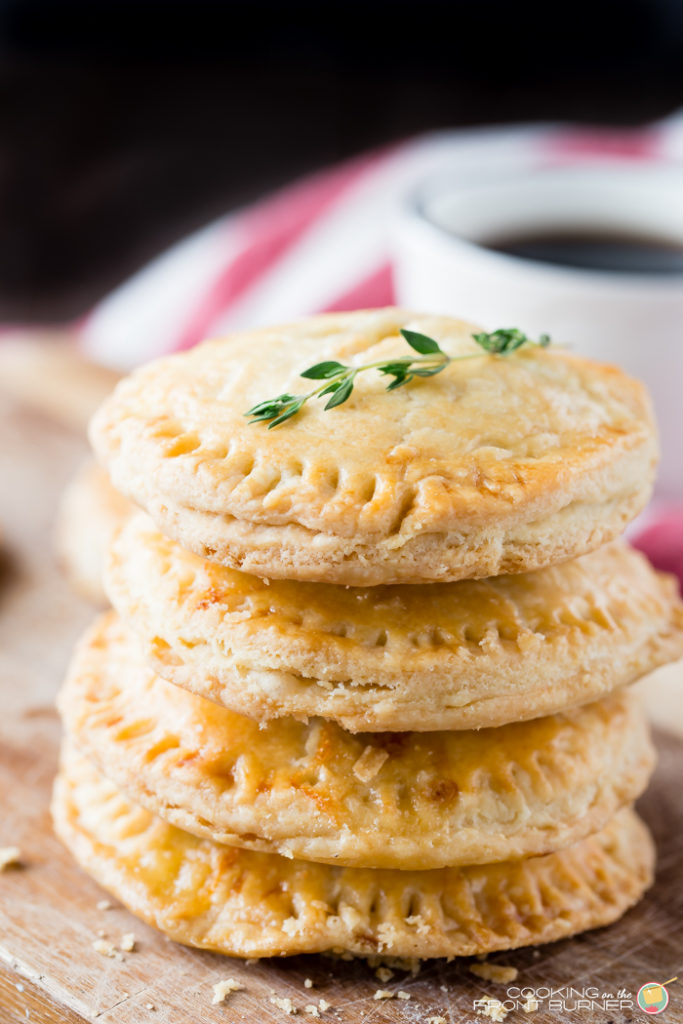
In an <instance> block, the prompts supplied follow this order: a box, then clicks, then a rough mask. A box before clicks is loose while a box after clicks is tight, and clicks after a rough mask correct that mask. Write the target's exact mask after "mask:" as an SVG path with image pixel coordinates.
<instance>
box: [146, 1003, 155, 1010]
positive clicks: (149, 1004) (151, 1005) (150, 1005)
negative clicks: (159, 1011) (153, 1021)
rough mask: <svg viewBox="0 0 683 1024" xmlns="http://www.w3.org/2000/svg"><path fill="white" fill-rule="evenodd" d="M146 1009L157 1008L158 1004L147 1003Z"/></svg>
mask: <svg viewBox="0 0 683 1024" xmlns="http://www.w3.org/2000/svg"><path fill="white" fill-rule="evenodd" d="M145 1009H146V1010H156V1006H155V1005H154V1003H145Z"/></svg>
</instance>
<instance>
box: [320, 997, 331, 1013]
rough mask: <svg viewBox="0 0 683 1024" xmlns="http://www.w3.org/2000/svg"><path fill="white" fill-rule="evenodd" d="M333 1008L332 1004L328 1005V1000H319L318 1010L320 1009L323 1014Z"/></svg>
mask: <svg viewBox="0 0 683 1024" xmlns="http://www.w3.org/2000/svg"><path fill="white" fill-rule="evenodd" d="M331 1006H332V1003H328V1001H327V999H319V1000H318V1008H319V1010H320V1012H321V1013H324V1012H325V1010H329V1009H330V1008H331Z"/></svg>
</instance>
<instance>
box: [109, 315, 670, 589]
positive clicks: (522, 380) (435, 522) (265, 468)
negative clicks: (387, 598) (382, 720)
mask: <svg viewBox="0 0 683 1024" xmlns="http://www.w3.org/2000/svg"><path fill="white" fill-rule="evenodd" d="M404 326H405V327H409V328H411V329H413V330H417V331H422V332H424V333H426V334H428V335H430V336H433V337H434V338H436V339H437V340H438V341H439V343H440V344H441V345H442V347H443V349H444V350H445V351H446V352H447V353H448V354H450V355H469V354H473V353H476V354H478V355H481V353H482V350H481V349H480V348H479V346H478V345H477V344H476V343H475V342H474V341H473V340H472V337H471V335H472V332H473V331H476V330H477V328H476V327H474V326H473V325H471V324H466V323H463V322H462V321H459V320H453V319H449V318H445V317H429V316H415V315H413V314H411V313H407V312H405V311H402V310H396V309H385V310H372V311H365V312H358V313H346V314H332V315H328V316H321V317H315V318H313V319H310V320H306V321H302V322H301V323H297V324H290V325H286V326H281V327H275V328H271V329H269V330H262V331H255V332H249V333H245V334H237V335H234V336H232V337H229V338H225V339H219V340H216V341H211V342H208V343H205V344H204V345H201V346H199V347H198V348H196V349H193V350H192V351H190V352H186V353H182V354H180V355H175V356H171V357H168V358H165V359H163V360H160V361H156V362H154V363H151V364H150V365H148V366H146V367H144V368H142V369H141V370H139V371H138V372H136V373H135V374H133V375H132V376H131V377H129V378H128V379H126V380H125V381H123V382H122V383H121V384H120V385H119V386H118V387H117V389H116V391H115V392H114V395H113V396H112V397H111V398H109V399H108V400H107V401H106V402H105V403H104V405H103V406H102V408H101V409H100V411H99V412H98V413H97V414H96V416H95V418H94V420H93V423H92V428H91V438H92V441H93V444H94V447H95V450H96V452H97V454H98V455H99V457H100V458H101V459H102V461H103V462H104V464H105V465H106V467H107V468H108V470H109V472H110V474H111V477H112V480H113V482H114V485H115V486H116V487H117V489H119V490H120V491H121V492H122V493H124V494H126V495H127V496H128V497H130V498H132V499H133V500H134V501H135V502H137V503H138V504H139V505H141V506H143V507H144V508H146V509H147V510H148V511H149V513H150V514H151V515H152V517H153V518H154V519H155V521H156V522H157V524H158V525H159V526H160V527H161V528H162V529H164V531H166V532H167V533H168V534H170V535H171V536H173V537H175V538H176V539H177V540H178V541H179V542H180V543H181V544H182V545H183V546H184V547H187V548H189V549H191V550H193V551H195V552H196V553H198V554H200V555H203V556H205V557H208V558H211V559H213V560H214V561H216V562H219V563H222V564H225V565H228V566H232V567H234V568H239V569H242V570H244V571H246V572H251V573H255V574H256V575H260V576H266V577H269V578H274V577H278V578H288V579H300V580H314V581H327V582H334V583H343V584H353V585H375V584H381V583H398V582H407V583H419V582H430V581H433V580H439V581H444V580H458V579H464V578H474V577H484V576H494V575H497V574H500V573H513V572H523V571H526V570H531V569H537V568H540V567H543V566H546V565H550V564H553V563H557V562H560V561H564V560H566V559H569V558H572V557H575V556H577V555H581V554H583V553H584V552H586V551H589V550H592V549H594V548H596V547H598V546H600V545H601V544H603V543H605V542H606V541H608V540H610V539H612V538H614V537H615V536H617V535H618V534H619V533H621V531H622V530H623V529H624V527H625V526H626V524H627V523H628V522H629V521H630V520H631V519H632V518H633V517H634V516H635V515H636V513H637V512H638V511H639V510H640V509H641V508H642V507H643V506H644V504H645V503H646V501H647V499H648V496H649V494H650V490H651V483H652V477H653V472H654V465H655V461H656V454H657V444H656V438H655V428H654V425H653V420H652V415H651V410H650V404H649V400H648V398H647V395H646V393H645V390H644V388H643V387H642V385H640V384H639V383H637V382H636V381H634V380H631V379H630V378H628V377H627V376H625V375H624V374H623V373H622V372H621V371H619V370H618V369H616V368H614V367H608V366H602V365H599V364H597V363H593V362H589V361H587V360H585V359H580V358H578V357H575V356H572V355H569V354H567V353H565V352H563V351H558V350H553V349H550V350H541V349H538V348H533V349H527V348H524V349H521V350H519V351H517V352H515V353H513V354H511V355H509V356H505V357H502V356H490V355H481V358H476V359H468V360H465V361H462V362H455V363H452V364H451V365H450V366H448V367H447V368H446V370H444V371H443V372H442V373H440V374H439V375H438V376H435V377H430V378H428V379H422V380H417V379H416V380H413V381H412V382H411V383H410V384H409V385H408V386H406V387H403V388H400V389H399V390H397V391H394V392H391V393H390V394H387V393H386V391H385V387H386V383H387V378H386V377H384V376H382V375H381V374H380V373H378V372H365V373H363V374H361V375H360V376H359V377H358V378H357V381H356V386H355V389H354V392H353V394H352V395H351V397H350V399H349V400H348V401H347V402H346V403H345V404H344V405H342V406H340V407H338V408H336V409H334V410H330V411H327V412H325V411H324V410H323V405H322V403H321V402H319V401H316V402H311V403H309V404H308V405H306V406H305V408H304V409H303V410H302V412H301V413H299V415H297V416H296V417H295V418H293V419H291V420H289V421H288V422H287V423H285V424H284V425H282V426H280V427H278V428H276V429H274V430H268V429H267V427H266V425H264V424H250V423H249V422H248V418H247V417H245V411H246V410H247V409H249V407H250V406H252V405H253V404H254V403H257V402H259V401H262V400H264V399H268V398H272V397H274V396H276V395H279V394H281V393H282V392H289V393H292V394H295V393H303V392H305V391H308V390H310V387H311V382H310V381H306V380H303V379H302V378H301V377H300V374H301V372H302V371H303V370H304V369H306V368H307V367H309V366H310V365H311V364H313V363H317V362H319V361H322V360H341V361H342V362H344V363H350V364H352V365H356V364H359V363H365V362H374V361H377V360H386V359H387V358H392V357H396V356H399V355H400V356H404V355H406V354H410V353H411V351H412V350H411V349H409V347H408V345H407V343H406V342H405V341H404V339H403V338H402V337H401V336H400V335H399V330H400V328H401V327H404Z"/></svg>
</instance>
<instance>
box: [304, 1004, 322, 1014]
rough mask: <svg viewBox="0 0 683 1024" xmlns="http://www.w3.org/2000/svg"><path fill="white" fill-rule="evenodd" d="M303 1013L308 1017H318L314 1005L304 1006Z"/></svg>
mask: <svg viewBox="0 0 683 1024" xmlns="http://www.w3.org/2000/svg"><path fill="white" fill-rule="evenodd" d="M304 1013H307V1014H308V1016H309V1017H319V1016H320V1013H319V1012H318V1007H317V1006H315V1004H314V1003H309V1004H308V1006H304Z"/></svg>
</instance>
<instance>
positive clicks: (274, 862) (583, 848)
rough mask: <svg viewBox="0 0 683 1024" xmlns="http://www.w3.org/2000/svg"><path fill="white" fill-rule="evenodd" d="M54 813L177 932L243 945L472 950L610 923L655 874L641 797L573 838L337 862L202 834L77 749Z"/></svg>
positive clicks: (99, 871) (364, 951)
mask: <svg viewBox="0 0 683 1024" xmlns="http://www.w3.org/2000/svg"><path fill="white" fill-rule="evenodd" d="M53 816H54V821H55V826H56V829H57V832H58V834H59V836H60V837H61V838H62V840H63V841H64V842H65V843H66V845H67V846H68V847H69V849H70V850H71V851H72V852H73V854H74V855H75V857H76V859H77V860H78V861H79V862H80V863H81V864H82V865H83V867H84V868H85V869H86V870H87V871H88V872H89V873H90V874H91V875H92V876H93V877H94V878H95V879H96V880H97V881H98V882H100V884H101V885H103V886H104V887H105V888H106V889H108V890H109V891H110V892H111V893H112V894H113V895H114V896H115V897H116V898H117V899H119V900H121V901H122V902H123V903H125V904H126V905H127V906H128V907H129V908H130V910H132V911H133V912H134V913H135V914H137V915H138V916H139V917H141V918H143V919H144V920H145V921H147V922H149V923H150V924H153V925H155V926H156V927H157V928H160V929H161V930H162V931H164V932H165V933H166V934H167V935H169V936H170V937H171V938H172V939H175V940H176V941H178V942H184V943H187V944H188V945H191V946H200V947H203V948H206V949H213V950H217V951H219V952H221V953H228V954H231V955H233V956H243V957H254V956H270V955H278V956H283V955H287V954H292V953H314V952H321V951H326V950H332V949H336V950H349V951H350V952H352V953H356V954H359V955H368V954H376V953H384V954H386V955H392V956H398V957H437V956H439V957H440V956H459V955H463V956H471V955H472V954H475V953H486V952H490V951H493V950H496V949H512V948H514V947H516V946H524V945H532V944H538V943H542V942H550V941H553V940H555V939H561V938H565V937H566V936H568V935H574V934H576V933H577V932H580V931H584V930H585V929H587V928H596V927H598V926H599V925H605V924H609V923H610V922H612V921H615V920H616V919H617V918H619V917H620V916H621V915H622V914H623V913H624V912H625V911H626V910H627V909H628V908H629V907H630V906H632V905H633V904H634V903H635V902H636V901H637V900H638V899H639V898H640V896H641V895H642V894H643V892H644V890H645V889H647V887H648V886H649V885H650V883H651V880H652V870H653V861H654V851H653V847H652V842H651V839H650V836H649V834H648V831H647V829H646V828H645V826H644V825H643V824H642V823H641V822H640V820H639V819H638V818H637V817H636V815H635V814H634V813H633V811H631V810H630V809H628V808H627V809H624V810H622V811H620V812H619V813H618V814H617V816H616V817H615V818H614V819H613V820H612V821H611V822H610V823H609V824H608V825H607V826H606V827H605V828H604V829H603V830H602V831H601V832H598V833H596V834H595V835H592V836H589V837H588V838H586V839H583V840H581V841H580V842H579V843H577V844H575V845H574V846H571V847H568V848H566V849H564V850H561V851H560V852H559V853H549V854H546V855H544V856H541V857H532V858H529V859H526V860H515V861H508V862H504V863H502V864H486V865H482V866H479V867H462V868H442V869H441V870H438V871H388V870H384V871H373V870H371V869H363V868H340V867H331V866H330V865H327V864H313V863H309V862H306V861H298V860H288V859H286V858H284V857H279V856H277V855H276V854H268V853H254V852H253V851H251V850H240V849H238V848H236V847H229V846H221V845H219V844H217V843H212V842H211V841H210V840H208V839H197V838H195V837H194V836H191V835H190V834H189V833H187V832H182V831H181V830H180V829H177V828H174V827H173V826H171V825H167V824H165V823H164V822H163V821H161V819H159V818H155V817H154V816H153V815H151V814H150V813H149V812H148V811H145V810H142V809H141V808H140V807H138V806H136V805H135V804H132V803H130V802H129V801H128V800H126V799H125V798H124V797H123V796H122V795H121V794H120V793H119V792H118V791H117V790H116V788H115V787H114V786H113V785H112V784H111V783H110V782H108V781H106V780H105V779H104V777H103V776H101V775H99V774H98V773H97V771H96V770H95V769H94V768H93V767H92V766H91V765H90V764H89V762H87V761H86V760H85V759H84V758H82V757H81V756H79V755H77V754H75V753H74V752H73V751H72V750H69V749H68V748H67V749H66V750H65V751H64V755H63V762H62V772H61V775H60V777H59V778H58V780H57V784H56V788H55V794H54V800H53Z"/></svg>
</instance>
